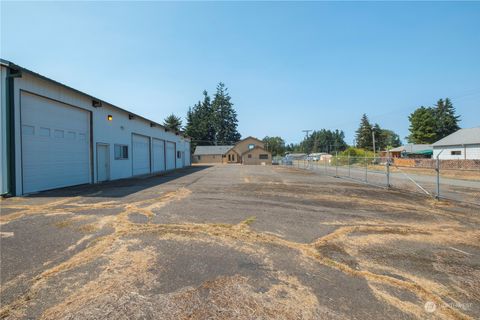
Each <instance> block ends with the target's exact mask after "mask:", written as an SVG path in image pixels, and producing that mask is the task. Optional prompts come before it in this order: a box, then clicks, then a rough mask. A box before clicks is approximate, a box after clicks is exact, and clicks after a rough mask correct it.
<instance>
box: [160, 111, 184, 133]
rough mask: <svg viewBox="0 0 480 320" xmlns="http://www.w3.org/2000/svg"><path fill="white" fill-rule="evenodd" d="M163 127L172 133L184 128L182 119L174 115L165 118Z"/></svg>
mask: <svg viewBox="0 0 480 320" xmlns="http://www.w3.org/2000/svg"><path fill="white" fill-rule="evenodd" d="M163 126H164V127H165V128H167V129H169V130H172V131H180V130H181V128H182V119H180V117H177V116H176V115H174V114H173V113H172V114H171V115H169V116H168V117H166V118H165V120H164V121H163Z"/></svg>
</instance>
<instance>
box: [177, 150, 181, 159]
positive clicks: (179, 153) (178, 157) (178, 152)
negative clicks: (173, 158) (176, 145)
mask: <svg viewBox="0 0 480 320" xmlns="http://www.w3.org/2000/svg"><path fill="white" fill-rule="evenodd" d="M181 158H182V153H181V152H180V151H177V159H181Z"/></svg>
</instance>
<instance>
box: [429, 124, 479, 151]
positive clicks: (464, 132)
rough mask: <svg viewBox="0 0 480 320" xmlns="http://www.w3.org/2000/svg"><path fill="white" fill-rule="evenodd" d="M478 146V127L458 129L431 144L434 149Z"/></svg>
mask: <svg viewBox="0 0 480 320" xmlns="http://www.w3.org/2000/svg"><path fill="white" fill-rule="evenodd" d="M462 144H480V127H475V128H465V129H460V130H458V131H456V132H454V133H452V134H451V135H448V136H446V137H445V138H443V139H440V140H438V141H437V142H435V143H434V144H433V146H434V147H440V146H458V145H462Z"/></svg>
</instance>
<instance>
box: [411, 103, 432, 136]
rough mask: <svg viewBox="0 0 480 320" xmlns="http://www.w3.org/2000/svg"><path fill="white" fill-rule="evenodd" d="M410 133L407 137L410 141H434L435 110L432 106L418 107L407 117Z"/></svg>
mask: <svg viewBox="0 0 480 320" xmlns="http://www.w3.org/2000/svg"><path fill="white" fill-rule="evenodd" d="M408 120H410V128H409V130H410V135H409V136H408V137H407V139H408V142H410V143H419V144H421V143H434V142H435V141H437V140H438V139H437V137H438V135H437V126H438V122H437V119H436V112H435V109H433V108H426V107H423V106H422V107H420V108H418V109H416V110H415V111H414V112H413V113H412V114H411V115H410V116H409V117H408Z"/></svg>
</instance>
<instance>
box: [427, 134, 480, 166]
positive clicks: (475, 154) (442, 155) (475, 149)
mask: <svg viewBox="0 0 480 320" xmlns="http://www.w3.org/2000/svg"><path fill="white" fill-rule="evenodd" d="M433 157H434V158H437V157H438V158H439V159H442V160H459V159H463V160H479V159H480V127H475V128H466V129H460V130H458V131H456V132H454V133H452V134H451V135H448V136H446V137H445V138H443V139H440V140H438V141H437V142H435V143H434V144H433Z"/></svg>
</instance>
